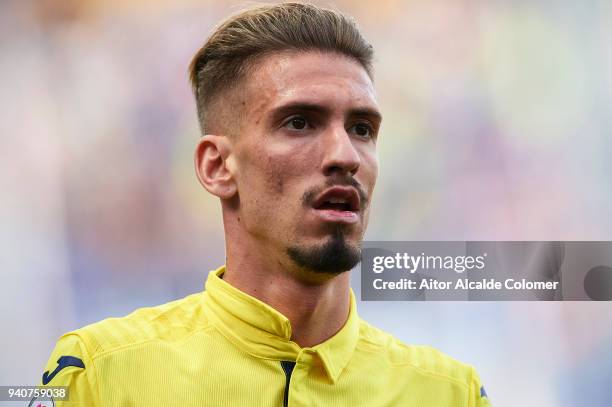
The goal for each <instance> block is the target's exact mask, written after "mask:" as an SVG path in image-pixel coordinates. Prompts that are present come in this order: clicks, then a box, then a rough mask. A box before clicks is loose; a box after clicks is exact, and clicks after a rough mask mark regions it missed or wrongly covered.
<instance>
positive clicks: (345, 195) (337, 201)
mask: <svg viewBox="0 0 612 407" xmlns="http://www.w3.org/2000/svg"><path fill="white" fill-rule="evenodd" d="M312 206H313V208H314V209H317V210H330V211H337V212H358V211H359V209H360V207H361V202H360V199H359V194H358V193H357V191H356V190H355V188H351V187H340V186H336V187H332V188H329V189H327V190H325V191H323V192H322V193H321V195H319V196H318V197H317V198H316V199H315V200H314V202H313V204H312Z"/></svg>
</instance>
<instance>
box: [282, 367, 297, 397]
mask: <svg viewBox="0 0 612 407" xmlns="http://www.w3.org/2000/svg"><path fill="white" fill-rule="evenodd" d="M280 364H281V367H282V368H283V372H285V394H284V396H283V407H288V406H289V384H290V383H291V373H293V368H294V367H295V362H290V361H287V360H281V362H280Z"/></svg>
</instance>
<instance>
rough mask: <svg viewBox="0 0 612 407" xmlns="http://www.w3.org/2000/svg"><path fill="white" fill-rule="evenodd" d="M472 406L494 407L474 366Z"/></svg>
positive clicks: (471, 393)
mask: <svg viewBox="0 0 612 407" xmlns="http://www.w3.org/2000/svg"><path fill="white" fill-rule="evenodd" d="M469 405H470V407H492V404H491V402H490V401H489V396H488V395H487V392H486V390H485V388H484V386H483V385H482V382H481V381H480V377H479V376H478V373H477V372H476V369H474V368H472V384H471V388H470V404H469Z"/></svg>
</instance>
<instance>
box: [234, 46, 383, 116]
mask: <svg viewBox="0 0 612 407" xmlns="http://www.w3.org/2000/svg"><path fill="white" fill-rule="evenodd" d="M243 96H244V98H245V99H244V102H246V108H247V112H246V113H247V115H256V116H261V115H265V113H266V112H267V111H269V110H271V109H274V108H275V107H278V106H281V105H284V104H287V103H292V102H296V101H299V102H307V103H314V104H320V105H323V106H325V107H327V108H330V109H333V110H340V111H343V110H349V109H353V108H369V109H373V110H378V105H377V102H376V94H375V91H374V86H373V84H372V80H371V79H370V77H369V76H368V74H367V72H366V70H365V69H364V68H363V67H362V66H361V65H360V64H359V62H357V61H355V60H353V59H351V58H349V57H347V56H344V55H340V54H335V53H329V52H320V51H307V52H304V51H286V52H280V53H274V54H271V55H266V56H263V57H262V58H261V60H259V61H256V63H255V65H254V67H253V68H252V69H251V72H250V74H249V75H248V77H247V79H246V82H245V84H244V94H243Z"/></svg>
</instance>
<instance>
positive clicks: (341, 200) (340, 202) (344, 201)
mask: <svg viewBox="0 0 612 407" xmlns="http://www.w3.org/2000/svg"><path fill="white" fill-rule="evenodd" d="M328 202H329V203H333V204H343V203H346V199H342V198H332V199H330V200H329V201H328Z"/></svg>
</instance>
